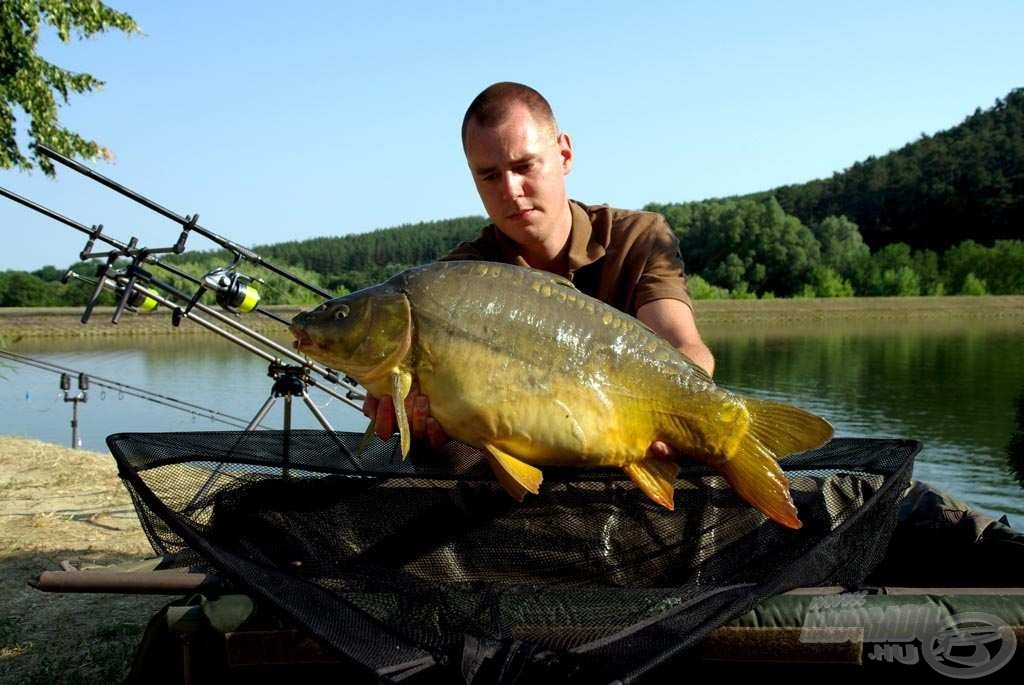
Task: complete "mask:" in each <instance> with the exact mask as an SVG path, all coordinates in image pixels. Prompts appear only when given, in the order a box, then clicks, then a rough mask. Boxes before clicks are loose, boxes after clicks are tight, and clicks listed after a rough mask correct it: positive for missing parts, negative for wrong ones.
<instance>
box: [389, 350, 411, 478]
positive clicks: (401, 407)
mask: <svg viewBox="0 0 1024 685" xmlns="http://www.w3.org/2000/svg"><path fill="white" fill-rule="evenodd" d="M411 387H412V374H411V373H409V372H408V371H403V370H401V369H399V368H395V369H392V371H391V401H392V402H393V403H394V406H395V420H396V422H397V423H398V438H399V441H400V444H401V447H402V459H405V458H406V457H407V456H408V455H409V447H410V445H411V444H412V432H411V431H410V429H409V416H408V414H406V413H405V398H406V396H407V395H408V394H409V389H410V388H411Z"/></svg>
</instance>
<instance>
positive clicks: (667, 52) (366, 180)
mask: <svg viewBox="0 0 1024 685" xmlns="http://www.w3.org/2000/svg"><path fill="white" fill-rule="evenodd" d="M108 4H111V5H112V6H113V7H115V8H117V9H119V10H123V11H126V12H128V13H129V14H131V15H132V16H133V17H134V18H135V19H136V20H137V21H138V23H139V24H140V25H141V27H142V30H143V35H139V36H133V37H125V36H124V35H122V34H120V33H117V32H113V33H106V34H101V35H99V36H96V37H94V38H91V39H88V40H73V41H72V43H71V44H62V43H60V42H59V41H58V40H57V39H56V36H55V33H54V32H53V31H50V30H47V31H46V32H45V33H44V36H43V38H42V39H41V41H40V51H41V53H42V54H43V55H44V57H46V58H47V59H49V60H51V61H53V62H55V63H56V64H58V65H60V66H62V67H65V68H69V69H72V70H76V71H85V72H88V73H91V74H93V75H95V76H97V77H99V78H101V79H102V80H104V81H105V82H106V85H105V87H104V88H103V90H101V91H99V92H96V93H92V94H88V95H80V96H72V98H71V101H70V103H69V104H68V105H65V106H64V107H62V109H61V111H60V118H61V121H62V123H63V124H64V125H66V126H68V127H70V128H71V129H73V130H75V131H77V132H79V133H81V134H83V135H85V136H86V137H88V138H91V139H95V140H97V141H98V142H99V143H101V144H102V145H104V146H106V147H108V148H110V149H112V150H113V152H114V154H115V156H116V159H115V161H114V162H112V163H111V162H102V161H97V162H89V165H90V166H91V167H92V168H94V169H95V170H96V171H98V172H99V173H101V174H103V175H105V176H108V177H110V178H112V179H114V180H116V181H118V182H119V183H122V184H124V185H126V186H128V187H130V188H132V189H134V190H136V191H138V192H140V193H142V194H143V195H146V196H147V197H149V198H150V199H152V200H154V201H155V202H157V203H158V204H161V205H163V206H164V207H166V208H168V209H170V210H172V211H173V212H175V213H177V214H179V215H185V214H192V213H198V214H199V223H200V224H201V225H202V226H204V227H205V228H207V229H209V230H212V231H214V232H216V233H219V234H220V235H222V236H225V237H227V238H229V239H231V240H233V241H235V242H238V243H240V244H243V245H246V246H253V245H261V244H268V243H274V242H280V241H285V240H297V239H304V238H311V237H317V236H326V235H331V236H336V235H346V234H352V233H362V232H366V231H370V230H374V229H376V228H382V227H388V226H396V225H400V224H405V223H414V222H419V221H431V220H437V219H445V218H451V217H456V216H466V215H473V214H475V215H482V214H483V208H482V205H481V204H480V200H479V198H478V197H477V195H476V191H475V190H474V187H473V183H472V179H471V178H470V176H469V172H468V170H467V167H466V163H465V159H464V157H463V155H462V149H461V144H460V141H459V127H460V124H461V121H462V116H463V113H464V112H465V108H466V106H467V105H468V104H469V102H470V101H471V100H472V99H473V97H475V96H476V94H477V93H478V92H480V91H481V90H482V89H483V88H485V87H486V86H488V85H489V84H491V83H494V82H496V81H505V80H511V81H519V82H522V83H526V84H529V85H531V86H533V87H535V88H537V89H538V90H539V91H540V92H542V93H543V94H544V95H545V96H546V97H547V98H548V100H549V101H550V102H551V104H552V106H553V108H554V111H555V115H556V117H557V119H558V122H559V125H560V127H561V128H562V130H564V131H565V132H567V133H569V135H570V136H571V138H572V141H573V146H574V150H575V153H576V159H575V167H574V169H573V171H572V172H571V174H570V175H569V177H568V180H567V183H568V188H569V195H570V197H573V198H575V199H578V200H580V201H582V202H586V203H591V204H601V203H606V204H610V205H613V206H618V207H623V208H640V207H642V206H643V205H645V204H646V203H648V202H683V201H691V200H701V199H706V198H712V197H722V196H728V195H734V194H741V193H750V192H756V191H760V190H767V189H770V188H773V187H776V186H779V185H784V184H789V183H801V182H804V181H809V180H811V179H815V178H823V177H828V176H831V175H832V174H833V173H835V172H837V171H842V170H843V169H845V168H847V167H849V166H850V165H851V164H853V163H854V162H857V161H859V160H862V159H864V158H866V157H868V156H870V155H875V156H880V155H883V154H885V153H886V152H889V151H890V150H894V149H897V148H899V147H901V146H902V145H904V144H906V143H908V142H911V141H913V140H916V139H917V138H919V137H920V136H921V135H922V134H928V135H930V134H933V133H935V132H938V131H941V130H944V129H947V128H950V127H952V126H955V125H956V124H958V123H960V122H961V121H963V119H964V118H965V117H967V116H968V115H970V114H971V113H972V112H974V111H975V109H976V108H979V107H980V108H982V109H986V108H989V107H991V106H992V105H993V104H994V103H995V101H996V99H997V98H1002V97H1004V96H1005V95H1006V94H1007V93H1008V92H1009V91H1010V90H1012V89H1014V88H1019V87H1022V86H1024V40H1021V38H1020V28H1021V27H1022V26H1024V3H1021V2H1019V1H1006V2H1003V1H1000V0H988V1H986V2H984V3H965V2H945V1H942V0H930V1H927V2H914V1H907V2H892V1H891V0H888V1H885V2H873V1H868V2H860V3H856V4H852V3H827V2H820V0H818V1H815V2H786V1H781V2H680V1H678V0H677V1H675V2H643V1H634V2H600V1H599V0H588V1H587V2H575V1H566V2H533V0H521V1H520V2H516V3H507V2H488V1H482V0H477V1H475V2H472V3H469V2H446V1H445V0H432V2H429V3H413V2H387V1H382V2H375V3H366V2H359V3H350V2H317V1H309V2H305V3H296V4H294V5H292V6H290V7H287V8H286V4H285V3H279V2H235V1H231V2H228V1H224V2H205V1H204V2H191V1H180V2H174V3H156V2H143V1H141V0H139V1H135V0H108ZM23 125H24V117H21V119H20V120H19V126H23ZM0 186H3V187H4V188H7V189H8V190H11V191H13V192H16V193H18V194H20V195H23V196H26V197H28V198H29V199H31V200H33V201H35V202H37V203H39V204H42V205H44V206H46V207H48V208H50V209H53V210H55V211H58V212H60V213H62V214H64V215H66V216H68V217H70V218H73V219H75V220H76V221H78V222H80V223H82V224H85V225H92V224H103V225H104V228H105V231H106V232H107V233H109V234H110V235H111V236H113V237H116V238H117V239H119V240H121V241H124V242H127V240H128V238H130V237H132V236H137V237H138V238H139V242H140V245H145V246H150V247H155V246H158V245H167V244H170V243H173V241H174V239H175V238H176V237H177V234H178V231H177V228H178V227H176V226H175V224H174V223H172V222H171V221H169V220H167V219H165V218H163V217H160V216H158V215H157V214H155V213H153V212H151V211H149V210H146V209H144V208H142V207H140V206H138V205H135V204H134V203H132V202H131V201H130V200H127V199H125V198H123V197H121V196H119V195H117V194H115V193H113V192H112V191H109V190H107V189H105V188H103V187H102V186H100V185H98V184H96V183H94V182H92V181H89V180H87V179H85V178H84V177H82V176H80V175H78V174H76V173H75V172H73V171H70V170H65V169H63V168H60V167H58V174H57V177H56V179H51V178H48V177H46V176H44V175H43V173H42V172H41V171H39V170H38V169H36V170H34V171H32V172H30V173H26V172H21V171H14V170H2V171H0ZM0 236H2V237H3V239H4V240H3V243H2V245H3V247H2V249H0V270H3V269H25V270H33V269H36V268H39V267H41V266H43V265H49V264H52V265H56V266H58V267H64V266H67V265H69V264H71V263H73V262H74V261H77V258H78V253H79V251H80V250H81V249H82V247H83V246H84V236H83V235H81V234H79V233H77V232H75V231H73V230H72V229H70V228H67V227H65V226H63V225H61V224H58V223H56V222H54V221H52V220H50V219H46V218H44V217H41V216H38V215H36V214H35V213H33V212H31V211H29V210H27V209H25V208H23V207H21V206H20V205H17V204H15V203H13V202H11V201H9V200H6V199H4V198H0ZM188 246H189V249H204V250H205V249H211V248H213V247H214V245H213V244H212V243H210V242H209V241H207V240H206V239H205V238H202V237H200V236H195V237H193V238H192V239H191V240H190V242H189V245H188Z"/></svg>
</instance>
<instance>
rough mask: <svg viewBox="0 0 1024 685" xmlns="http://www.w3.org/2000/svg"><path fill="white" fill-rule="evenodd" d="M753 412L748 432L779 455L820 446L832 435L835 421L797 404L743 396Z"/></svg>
mask: <svg viewBox="0 0 1024 685" xmlns="http://www.w3.org/2000/svg"><path fill="white" fill-rule="evenodd" d="M744 403H745V404H746V407H747V411H748V412H750V424H749V427H748V429H747V431H748V435H749V436H752V437H753V438H754V439H756V440H757V441H758V442H760V443H761V444H762V445H763V446H764V447H765V448H766V449H767V450H768V451H769V452H771V453H772V454H773V456H774V458H776V459H782V458H785V457H788V456H789V455H790V454H794V453H796V452H805V451H807V450H812V449H814V448H816V447H821V446H822V445H824V444H825V443H826V442H828V441H829V440H831V439H832V434H833V430H832V424H830V423H829V422H828V421H826V420H825V419H823V418H821V417H820V416H816V415H814V414H812V413H811V412H809V411H805V410H803V409H800V408H798V407H793V406H790V405H788V404H781V403H779V402H770V401H767V400H755V399H751V398H749V397H748V398H744Z"/></svg>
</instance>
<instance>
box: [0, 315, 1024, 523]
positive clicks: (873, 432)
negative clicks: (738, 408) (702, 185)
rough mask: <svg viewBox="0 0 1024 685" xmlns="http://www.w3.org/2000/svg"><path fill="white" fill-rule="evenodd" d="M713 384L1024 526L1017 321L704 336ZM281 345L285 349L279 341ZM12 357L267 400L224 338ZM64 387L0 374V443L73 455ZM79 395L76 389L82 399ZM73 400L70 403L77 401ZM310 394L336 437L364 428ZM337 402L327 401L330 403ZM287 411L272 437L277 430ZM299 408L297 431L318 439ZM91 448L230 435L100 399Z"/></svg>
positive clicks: (94, 395) (254, 407)
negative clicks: (151, 434)
mask: <svg viewBox="0 0 1024 685" xmlns="http://www.w3.org/2000/svg"><path fill="white" fill-rule="evenodd" d="M703 328H704V335H705V338H706V339H707V342H708V344H709V346H710V347H711V348H712V350H713V352H714V353H715V356H716V359H717V363H718V367H717V371H716V374H715V375H716V380H717V381H718V383H719V384H720V385H722V386H724V387H727V388H729V389H731V390H734V391H737V392H741V393H745V394H749V395H752V396H756V397H761V398H765V399H776V400H782V401H786V402H790V403H793V404H797V405H799V406H802V407H805V408H807V409H809V410H811V411H814V412H816V413H818V414H820V415H822V416H824V417H825V418H827V419H828V420H829V421H831V422H832V424H833V425H834V426H835V427H836V433H837V435H840V436H857V437H902V438H911V439H915V440H919V441H921V442H922V443H923V444H924V449H923V451H922V452H921V454H920V455H919V456H918V458H917V461H916V465H915V469H914V476H915V477H916V478H918V479H920V480H924V481H927V482H929V483H931V484H933V485H936V486H938V487H940V488H942V489H945V490H948V491H950V492H951V493H952V494H954V495H956V496H957V497H959V498H961V499H964V500H966V501H967V502H969V503H971V504H973V505H975V506H977V507H979V508H981V509H983V510H985V511H987V512H989V513H993V514H996V515H999V514H1003V513H1005V514H1007V515H1008V516H1009V517H1010V521H1011V523H1013V524H1014V525H1017V526H1018V527H1019V526H1020V525H1022V524H1024V490H1022V488H1021V486H1020V485H1019V484H1018V483H1017V482H1016V481H1015V480H1014V479H1013V477H1012V476H1011V475H1010V473H1009V470H1008V466H1007V460H1006V446H1007V443H1008V442H1009V439H1010V436H1011V434H1012V432H1013V430H1014V426H1015V423H1014V421H1015V414H1014V401H1015V398H1016V397H1017V396H1018V394H1020V393H1021V392H1024V325H1022V324H1021V322H1020V321H1019V320H1018V321H1005V320H998V319H997V320H979V321H970V322H964V321H949V322H934V321H932V322H913V321H907V322H904V321H892V322H890V321H886V322H877V321H869V322H858V323H855V324H850V323H843V324H834V323H822V324H814V325H809V324H803V325H775V326H770V327H765V326H763V325H762V324H756V325H740V324H728V325H726V324H720V325H705V326H703ZM282 340H283V339H282ZM10 351H12V352H17V353H19V354H23V355H27V356H31V357H33V358H36V359H41V360H44V361H46V362H49V363H52V364H58V365H61V366H67V367H71V368H74V369H79V370H82V371H85V372H87V373H89V374H93V375H96V376H100V377H106V378H110V379H115V380H118V381H121V382H124V383H128V384H131V385H134V386H138V387H141V388H145V389H147V390H150V391H153V392H157V393H160V394H163V395H167V396H170V397H176V398H179V399H183V400H187V401H189V402H191V403H194V404H197V405H202V406H205V407H209V408H213V409H216V410H218V411H221V412H224V413H226V414H230V415H233V416H236V417H238V418H239V419H241V420H242V421H243V422H247V421H248V420H249V419H251V418H252V417H253V416H254V415H255V414H256V412H257V411H258V410H259V408H260V407H261V406H262V405H263V403H264V402H265V401H266V399H267V398H268V396H269V393H270V386H271V380H270V379H269V378H268V377H267V376H266V363H265V362H264V361H262V360H261V359H259V358H257V357H255V356H254V355H251V354H250V353H248V352H245V351H243V350H241V349H240V348H237V347H235V346H234V345H232V344H231V343H228V342H226V341H223V340H221V339H220V338H218V337H216V336H212V335H211V336H206V335H189V336H184V335H182V336H178V337H175V336H173V335H171V336H166V337H162V336H161V337H152V338H148V339H145V340H134V339H127V338H125V339H114V340H86V341H73V342H72V341H68V340H34V341H33V340H29V341H22V342H20V343H16V344H13V345H11V346H10ZM58 379H59V377H58V376H57V375H56V374H53V373H49V372H46V371H42V370H38V369H35V368H30V367H26V366H22V365H19V364H11V363H9V362H4V361H2V360H0V433H2V434H13V435H25V436H31V437H35V438H39V439H41V440H47V441H50V442H55V443H61V444H69V443H70V437H71V429H70V419H71V405H70V404H65V403H64V401H63V400H62V395H61V393H60V389H59V383H58ZM74 385H75V383H74V382H73V383H72V386H73V389H74ZM73 391H74V390H73ZM311 394H312V395H313V397H314V398H315V399H316V400H317V401H318V404H325V405H326V406H324V407H323V408H324V413H325V414H326V416H327V418H328V420H329V421H330V422H331V424H332V425H333V426H334V427H335V428H336V429H339V430H351V431H362V430H363V429H364V428H365V426H366V420H365V419H364V418H363V416H362V415H361V414H360V413H358V412H357V411H355V410H353V409H351V408H350V407H348V406H347V405H345V404H344V403H342V402H341V401H339V400H337V399H333V398H328V397H327V396H326V395H323V394H321V393H319V392H318V391H315V390H314V391H312V392H311ZM327 400H329V401H327ZM282 406H283V401H282V400H279V401H278V402H276V404H275V407H274V409H273V411H272V412H271V413H270V414H269V415H268V416H267V418H266V419H265V420H264V422H263V425H264V426H266V427H270V428H280V427H281V426H282V421H283V416H282ZM318 425H319V424H317V423H316V421H315V419H314V418H313V416H312V415H311V414H310V412H309V411H308V410H307V409H306V408H305V407H304V406H303V405H302V404H301V403H298V402H296V403H295V404H294V405H293V426H295V427H297V428H300V427H301V428H315V427H318ZM79 426H80V433H81V438H82V443H83V447H85V448H87V449H91V450H96V451H103V452H105V451H106V445H105V443H104V438H105V437H106V436H107V435H108V434H110V433H117V432H131V431H192V430H223V429H225V428H227V426H225V425H223V424H221V423H217V422H215V421H212V420H211V419H210V418H209V417H203V416H196V415H193V414H187V413H184V412H181V411H176V410H172V409H168V408H166V407H163V406H161V405H158V404H154V403H151V402H147V401H143V400H140V399H137V398H134V397H130V396H128V395H123V394H122V393H119V392H117V391H112V390H103V389H101V388H99V387H95V386H94V387H92V388H91V389H90V390H89V399H88V402H87V403H86V404H83V405H80V408H79Z"/></svg>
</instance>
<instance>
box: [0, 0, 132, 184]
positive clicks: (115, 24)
mask: <svg viewBox="0 0 1024 685" xmlns="http://www.w3.org/2000/svg"><path fill="white" fill-rule="evenodd" d="M44 24H45V25H49V26H50V27H52V28H54V29H56V31H57V36H58V37H59V38H60V40H61V42H64V43H67V42H69V41H70V40H71V35H72V34H75V36H76V37H78V38H89V37H91V36H93V35H95V34H97V33H102V32H104V31H106V30H108V29H118V30H120V31H122V32H124V33H127V34H132V33H138V32H139V27H138V25H137V24H136V23H135V20H134V19H132V18H131V17H130V16H129V15H127V14H125V13H123V12H118V11H116V10H113V9H111V8H110V7H107V6H106V5H104V4H103V3H101V2H99V1H98V0H3V1H2V2H0V168H4V169H9V168H21V169H31V168H32V162H31V161H30V160H29V158H28V157H26V156H25V154H23V153H22V151H21V150H20V149H19V146H18V141H17V131H16V128H15V121H16V116H15V112H16V109H15V107H17V108H20V109H21V110H22V111H23V112H25V114H27V115H28V119H29V125H28V129H27V133H28V137H29V140H30V143H29V147H30V148H33V147H34V146H35V145H36V144H37V143H45V144H46V145H49V146H50V147H53V148H54V149H56V150H57V151H58V152H61V153H63V154H65V155H67V156H81V157H85V158H90V159H92V158H97V157H105V158H110V157H111V152H110V151H109V150H108V149H106V148H104V147H102V146H100V145H99V143H97V142H96V141H93V140H89V139H87V138H84V137H82V136H81V135H79V134H78V133H75V132H74V131H71V130H69V129H67V128H65V127H64V126H61V125H60V123H59V122H58V120H57V110H58V107H60V105H61V104H67V103H68V101H69V95H70V94H71V93H88V92H92V91H94V90H97V89H99V88H101V87H102V86H103V82H102V81H100V80H99V79H97V78H96V77H95V76H92V75H91V74H86V73H76V72H73V71H69V70H67V69H63V68H61V67H58V66H57V65H55V64H53V63H52V62H48V61H46V60H45V59H43V58H42V57H40V56H39V54H38V53H37V44H38V41H39V31H40V28H41V26H42V25H44ZM33 157H34V158H35V161H36V163H37V164H38V165H39V167H40V168H41V169H42V170H43V171H44V172H45V173H46V174H48V175H50V176H52V175H53V174H54V168H53V163H52V162H51V161H50V160H48V159H47V158H46V157H42V156H40V155H39V154H38V153H35V152H33Z"/></svg>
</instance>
